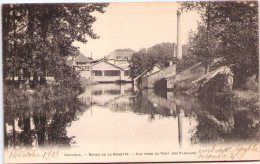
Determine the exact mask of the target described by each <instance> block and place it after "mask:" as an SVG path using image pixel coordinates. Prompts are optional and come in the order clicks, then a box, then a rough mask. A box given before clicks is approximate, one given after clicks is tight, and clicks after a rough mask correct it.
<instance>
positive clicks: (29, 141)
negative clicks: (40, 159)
mask: <svg viewBox="0 0 260 164" xmlns="http://www.w3.org/2000/svg"><path fill="white" fill-rule="evenodd" d="M85 109H86V106H85V105H84V104H82V103H81V102H79V101H78V100H76V99H75V100H70V101H55V102H50V103H46V104H44V105H43V106H40V107H33V108H27V109H5V113H4V114H5V118H4V121H5V124H4V131H5V132H4V136H5V137H4V140H5V147H8V148H11V147H20V148H21V147H43V146H55V147H69V146H70V145H71V142H72V138H73V137H68V136H67V131H66V128H67V127H68V126H70V124H71V122H72V121H75V120H77V116H78V115H80V114H81V113H83V112H84V110H85Z"/></svg>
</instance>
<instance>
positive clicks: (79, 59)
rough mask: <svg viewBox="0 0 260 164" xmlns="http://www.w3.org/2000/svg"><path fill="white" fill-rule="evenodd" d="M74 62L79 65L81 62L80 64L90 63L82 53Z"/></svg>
mask: <svg viewBox="0 0 260 164" xmlns="http://www.w3.org/2000/svg"><path fill="white" fill-rule="evenodd" d="M74 61H75V62H77V63H79V62H82V63H90V59H89V58H88V57H86V56H85V55H83V54H82V53H81V54H79V55H78V56H77V57H76V58H75V60H74Z"/></svg>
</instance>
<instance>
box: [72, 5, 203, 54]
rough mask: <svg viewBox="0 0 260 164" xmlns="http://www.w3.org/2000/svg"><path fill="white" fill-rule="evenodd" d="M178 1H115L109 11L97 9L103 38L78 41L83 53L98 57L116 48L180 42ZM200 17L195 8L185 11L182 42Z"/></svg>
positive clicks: (97, 26) (96, 26)
mask: <svg viewBox="0 0 260 164" xmlns="http://www.w3.org/2000/svg"><path fill="white" fill-rule="evenodd" d="M177 8H178V4H177V3H176V2H125V3H122V2H121V3H120V2H112V3H110V5H109V6H108V7H106V8H105V11H106V12H105V13H104V14H101V13H94V15H95V16H96V18H97V20H96V22H94V24H93V27H92V28H93V30H94V32H95V33H96V34H97V35H98V36H100V38H99V39H88V42H87V43H86V44H83V43H79V42H74V44H73V45H74V46H77V47H79V50H80V52H81V53H83V54H84V55H85V56H88V57H90V56H91V52H92V56H93V58H94V59H98V58H102V57H104V56H105V55H108V54H110V53H111V52H112V51H114V50H116V49H124V48H131V49H133V50H135V51H138V50H139V49H141V48H149V47H151V46H153V45H155V44H158V43H162V42H172V43H176V40H177V35H176V33H177V14H176V12H177ZM199 20H200V18H199V16H198V14H197V13H196V12H195V11H192V12H187V13H183V14H182V15H181V38H182V39H181V40H182V41H181V42H182V44H184V43H186V42H187V40H188V34H189V31H190V30H196V28H197V22H198V21H199Z"/></svg>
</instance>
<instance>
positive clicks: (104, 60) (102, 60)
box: [92, 59, 123, 70]
mask: <svg viewBox="0 0 260 164" xmlns="http://www.w3.org/2000/svg"><path fill="white" fill-rule="evenodd" d="M101 62H105V63H107V64H110V65H112V66H114V67H116V68H118V69H121V70H123V68H121V67H119V66H117V65H115V64H112V63H110V62H108V61H107V60H106V59H101V60H100V61H99V62H96V63H94V64H93V65H92V66H94V65H97V64H99V63H101Z"/></svg>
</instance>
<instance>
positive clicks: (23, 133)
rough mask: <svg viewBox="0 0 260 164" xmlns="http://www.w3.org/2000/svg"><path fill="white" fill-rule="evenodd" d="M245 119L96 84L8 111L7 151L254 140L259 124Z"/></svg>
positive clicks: (173, 97)
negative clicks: (74, 96)
mask: <svg viewBox="0 0 260 164" xmlns="http://www.w3.org/2000/svg"><path fill="white" fill-rule="evenodd" d="M248 115H249V114H248V113H239V114H234V112H233V111H231V110H229V109H224V110H223V108H221V110H215V108H210V105H209V104H208V103H206V102H203V100H200V101H199V100H198V99H197V98H196V97H192V96H188V95H184V94H177V93H173V92H163V91H153V90H144V91H142V92H139V91H138V90H136V89H134V88H133V86H132V84H97V85H93V86H90V87H87V88H86V91H85V93H83V94H81V95H80V96H79V97H78V98H77V99H75V100H70V101H58V102H52V103H47V104H45V105H44V106H41V107H34V108H32V109H17V110H13V111H6V112H5V118H4V119H5V124H4V125H5V126H4V131H5V132H4V134H5V146H6V147H7V148H13V147H16V148H21V147H41V146H42V147H49V146H50V147H71V148H72V149H77V148H81V149H84V150H86V149H91V150H92V152H93V151H94V150H97V151H98V150H100V149H109V148H111V147H112V146H113V147H115V148H117V149H118V150H123V148H125V147H128V148H129V149H131V148H132V149H140V150H141V149H142V150H150V149H151V148H152V147H156V146H158V147H164V146H165V147H166V146H171V147H185V146H190V145H197V144H205V143H214V142H231V141H237V140H239V141H243V142H244V141H255V140H257V139H258V137H259V136H258V135H257V134H259V131H258V130H256V129H257V128H258V127H257V126H258V124H257V123H255V122H254V121H252V119H251V118H249V117H248ZM258 129H259V128H258ZM133 147H134V148H133ZM129 149H128V150H129Z"/></svg>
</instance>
